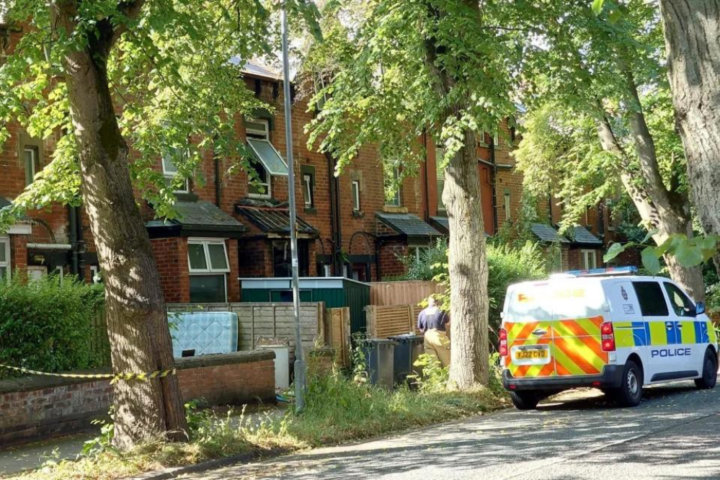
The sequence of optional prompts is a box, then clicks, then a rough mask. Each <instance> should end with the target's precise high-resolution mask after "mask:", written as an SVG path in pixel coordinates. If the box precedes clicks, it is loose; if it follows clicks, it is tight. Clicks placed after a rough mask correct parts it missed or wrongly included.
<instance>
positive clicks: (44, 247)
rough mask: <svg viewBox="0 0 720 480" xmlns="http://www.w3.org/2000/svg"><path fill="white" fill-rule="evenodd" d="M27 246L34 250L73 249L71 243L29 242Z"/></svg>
mask: <svg viewBox="0 0 720 480" xmlns="http://www.w3.org/2000/svg"><path fill="white" fill-rule="evenodd" d="M27 248H31V249H33V250H71V249H72V245H70V244H69V243H28V244H27Z"/></svg>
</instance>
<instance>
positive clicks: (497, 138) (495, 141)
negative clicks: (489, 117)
mask: <svg viewBox="0 0 720 480" xmlns="http://www.w3.org/2000/svg"><path fill="white" fill-rule="evenodd" d="M493 146H494V147H499V146H500V135H498V134H497V132H495V135H493Z"/></svg>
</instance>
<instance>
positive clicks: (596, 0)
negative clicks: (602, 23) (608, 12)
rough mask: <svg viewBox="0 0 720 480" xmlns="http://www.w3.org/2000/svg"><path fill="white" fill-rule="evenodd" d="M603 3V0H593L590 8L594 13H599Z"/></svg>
mask: <svg viewBox="0 0 720 480" xmlns="http://www.w3.org/2000/svg"><path fill="white" fill-rule="evenodd" d="M604 3H605V0H593V4H592V10H593V13H594V14H595V15H600V12H602V9H603V4H604Z"/></svg>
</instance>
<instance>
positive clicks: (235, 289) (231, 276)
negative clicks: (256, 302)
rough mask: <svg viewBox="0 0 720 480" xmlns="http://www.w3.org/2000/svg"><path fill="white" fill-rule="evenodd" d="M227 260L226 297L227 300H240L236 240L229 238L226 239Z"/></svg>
mask: <svg viewBox="0 0 720 480" xmlns="http://www.w3.org/2000/svg"><path fill="white" fill-rule="evenodd" d="M227 249H228V261H229V262H230V273H228V277H227V299H228V302H239V301H240V281H239V280H238V277H239V276H240V269H239V267H240V263H239V261H238V241H237V239H230V240H228V241H227Z"/></svg>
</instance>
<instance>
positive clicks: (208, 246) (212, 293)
mask: <svg viewBox="0 0 720 480" xmlns="http://www.w3.org/2000/svg"><path fill="white" fill-rule="evenodd" d="M188 265H189V270H190V302H191V303H216V302H226V301H227V275H226V274H227V273H229V272H230V263H229V261H228V256H227V250H226V248H225V241H224V240H219V239H218V240H216V239H211V240H201V239H190V240H188Z"/></svg>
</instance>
